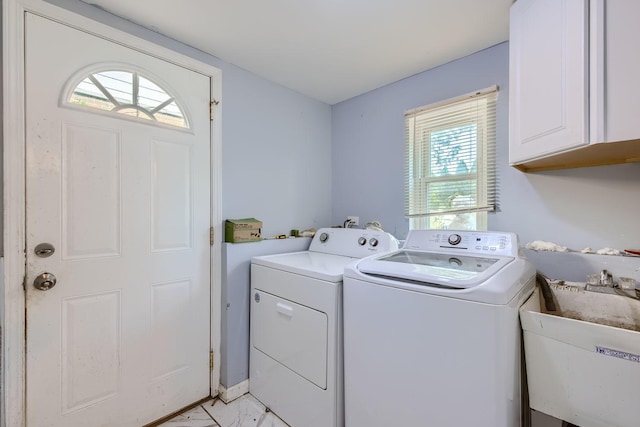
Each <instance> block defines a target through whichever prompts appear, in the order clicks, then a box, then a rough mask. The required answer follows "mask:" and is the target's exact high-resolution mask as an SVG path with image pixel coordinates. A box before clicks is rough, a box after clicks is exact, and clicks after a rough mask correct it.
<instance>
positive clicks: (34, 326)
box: [25, 14, 211, 427]
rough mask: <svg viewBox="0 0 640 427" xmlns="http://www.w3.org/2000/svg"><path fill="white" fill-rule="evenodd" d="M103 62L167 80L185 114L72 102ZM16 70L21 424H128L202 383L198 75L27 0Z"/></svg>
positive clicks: (205, 287)
mask: <svg viewBox="0 0 640 427" xmlns="http://www.w3.org/2000/svg"><path fill="white" fill-rule="evenodd" d="M100 67H103V68H104V69H123V70H126V71H132V70H135V71H136V72H138V73H140V75H143V74H144V75H145V77H147V78H150V80H153V81H154V82H155V83H157V84H159V85H161V86H162V87H163V88H165V89H167V88H168V89H170V91H169V92H170V93H171V95H173V96H176V98H177V99H178V101H179V104H180V106H181V107H182V108H183V111H186V112H188V113H189V117H188V123H189V126H190V127H189V129H181V128H177V127H172V126H169V125H162V124H157V123H155V122H154V121H153V120H151V119H149V118H147V119H145V120H142V119H138V118H136V117H125V116H123V115H122V114H120V113H117V112H114V113H108V112H107V113H105V112H104V111H96V112H94V111H92V110H91V109H89V108H87V106H85V105H80V106H74V105H68V104H67V103H66V102H65V101H66V100H65V94H66V93H68V91H67V88H68V87H69V85H70V84H73V83H74V82H73V81H72V80H73V79H74V78H75V77H74V76H77V75H78V72H79V70H85V69H87V70H88V69H90V70H94V71H95V70H97V69H100ZM151 70H152V71H151ZM25 73H26V93H27V96H26V116H27V128H26V140H27V146H26V150H27V153H26V157H27V163H26V166H27V176H26V181H27V188H26V200H27V206H26V212H27V224H26V228H27V247H26V250H27V286H26V298H27V349H26V355H27V360H26V363H27V425H29V426H44V425H47V426H59V427H63V426H64V427H75V426H82V427H90V426H119V427H120V426H122V427H127V426H131V427H133V426H136V427H138V426H141V425H144V424H146V423H148V422H151V421H153V420H156V419H158V418H161V417H163V416H165V415H167V414H169V413H171V412H173V411H176V410H179V409H181V408H183V407H185V406H187V405H189V404H190V403H192V402H194V401H197V400H199V399H201V398H203V397H206V396H208V395H209V349H210V342H209V341H210V338H209V337H210V329H209V325H210V303H209V301H210V285H209V283H210V264H209V260H210V247H209V225H210V193H211V190H210V188H211V187H210V176H211V175H210V160H209V159H210V120H209V94H210V80H209V78H208V77H206V76H204V75H201V74H198V73H196V72H193V71H190V70H187V69H184V68H181V67H179V66H176V65H173V64H171V63H168V62H164V61H161V60H159V59H157V58H153V57H150V56H148V55H145V54H142V53H140V52H137V51H135V50H132V49H129V48H126V47H123V46H121V45H118V44H115V43H112V42H109V41H107V40H104V39H101V38H99V37H96V36H93V35H90V34H87V33H84V32H81V31H79V30H76V29H73V28H70V27H67V26H65V25H62V24H59V23H56V22H53V21H50V20H48V19H45V18H42V17H39V16H35V15H31V14H27V15H26V64H25ZM88 74H89V72H88V71H87V75H88ZM140 81H143V80H142V79H141V80H140ZM142 89H145V90H146V89H148V88H142V87H140V88H136V84H135V83H134V84H133V89H132V93H134V94H135V93H139V94H142V93H143V90H142ZM145 93H146V92H145ZM125 95H126V94H125ZM131 96H135V95H131ZM125 97H126V96H125ZM127 111H129V112H131V111H132V109H131V108H129V109H128V110H127ZM134 115H135V114H134ZM147 117H148V116H147ZM42 242H47V243H51V244H52V245H53V246H54V247H55V248H56V251H55V252H54V253H53V255H51V256H49V257H46V258H45V257H38V256H36V255H35V254H34V248H35V246H36V245H38V244H39V243H42ZM43 272H49V273H52V274H54V275H55V276H56V277H57V284H56V285H55V287H53V288H51V289H50V290H48V291H41V290H37V289H35V288H34V287H33V286H32V282H33V279H34V278H35V277H36V276H37V275H39V274H41V273H43Z"/></svg>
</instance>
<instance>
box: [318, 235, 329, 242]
mask: <svg viewBox="0 0 640 427" xmlns="http://www.w3.org/2000/svg"><path fill="white" fill-rule="evenodd" d="M327 240H329V234H327V233H322V234H321V235H320V241H321V242H322V243H324V242H326V241H327Z"/></svg>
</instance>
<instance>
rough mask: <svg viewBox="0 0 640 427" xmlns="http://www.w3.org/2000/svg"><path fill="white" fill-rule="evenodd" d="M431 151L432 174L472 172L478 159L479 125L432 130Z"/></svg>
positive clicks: (464, 173) (430, 167) (463, 173)
mask: <svg viewBox="0 0 640 427" xmlns="http://www.w3.org/2000/svg"><path fill="white" fill-rule="evenodd" d="M430 152H431V159H430V165H429V169H430V174H429V175H430V176H432V177H434V176H447V175H466V174H469V173H472V172H473V171H474V170H475V168H476V159H477V125H476V124H472V125H467V126H458V127H455V128H449V129H443V130H439V131H434V132H431V135H430Z"/></svg>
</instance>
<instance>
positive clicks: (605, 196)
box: [514, 163, 640, 250]
mask: <svg viewBox="0 0 640 427" xmlns="http://www.w3.org/2000/svg"><path fill="white" fill-rule="evenodd" d="M525 179H526V181H527V182H528V183H529V184H530V186H531V188H530V190H531V191H532V193H531V194H529V196H530V197H531V199H532V200H529V201H526V200H521V202H523V203H522V206H520V207H514V209H520V210H521V217H523V218H526V219H527V229H528V230H529V231H525V230H523V231H522V232H521V234H523V236H521V238H522V240H523V241H522V243H526V241H528V240H535V239H541V240H551V241H554V240H556V239H557V240H558V241H557V243H559V244H562V245H565V246H570V248H571V249H576V250H580V249H582V248H584V247H587V246H590V247H592V248H593V249H600V248H602V247H607V246H612V245H614V244H617V245H623V246H624V248H630V247H636V246H640V232H639V230H640V228H639V227H638V223H637V218H638V212H640V185H638V184H639V182H638V181H639V180H640V163H635V164H627V165H614V166H600V167H591V168H579V169H569V170H561V171H550V172H538V173H529V174H525ZM523 182H524V181H523ZM534 231H535V232H536V233H537V235H536V236H532V235H530V234H529V235H527V234H528V233H531V232H534ZM563 236H572V239H571V241H570V242H563V241H562V238H563ZM612 242H615V243H612ZM634 245H635V246H634ZM572 246H575V247H572ZM624 248H622V247H620V248H618V249H624Z"/></svg>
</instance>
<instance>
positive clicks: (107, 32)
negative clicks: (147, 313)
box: [0, 0, 222, 427]
mask: <svg viewBox="0 0 640 427" xmlns="http://www.w3.org/2000/svg"><path fill="white" fill-rule="evenodd" d="M27 11H29V12H33V13H35V14H39V15H42V16H45V17H47V18H50V19H54V20H56V21H59V22H62V23H64V24H66V25H70V26H73V27H76V28H78V29H80V30H82V31H85V32H88V33H92V34H95V35H97V36H100V37H103V38H105V39H108V40H111V41H113V42H115V43H119V44H121V45H124V46H127V47H129V48H132V49H135V50H138V51H140V52H143V53H146V54H149V55H152V56H155V57H157V58H160V59H163V60H165V61H168V62H172V63H174V64H177V65H180V66H182V67H185V68H188V69H191V70H193V71H197V72H199V73H202V74H204V75H207V76H210V78H211V99H214V100H216V101H222V72H221V70H220V69H218V68H216V67H213V66H212V65H209V64H206V63H203V62H200V61H198V60H195V59H194V58H191V57H188V56H186V55H183V54H180V53H177V52H175V51H172V50H170V49H167V48H164V47H162V46H159V45H156V44H154V43H151V42H149V41H147V40H144V39H141V38H139V37H136V36H133V35H131V34H128V33H125V32H123V31H120V30H117V29H114V28H112V27H109V26H107V25H104V24H101V23H98V22H96V21H93V20H91V19H88V18H85V17H83V16H80V15H77V14H75V13H72V12H69V11H67V10H64V9H61V8H59V7H57V6H54V5H51V4H48V3H45V2H43V1H41V0H2V43H3V57H2V73H3V100H2V102H3V104H2V114H3V190H4V209H3V223H4V235H3V242H4V272H3V276H2V282H1V284H0V316H1V317H0V326H1V327H2V367H1V369H2V384H0V389H1V391H0V399H1V401H0V408H1V409H0V427H9V426H10V427H23V426H25V405H26V402H25V375H26V372H25V297H24V288H23V281H24V276H25V254H24V248H25V237H26V236H25V220H26V216H25V135H24V129H25V121H26V119H25V110H24V99H25V93H24V82H25V76H24V71H25V70H24V19H23V16H24V13H25V12H27ZM214 109H215V120H214V121H213V122H212V124H211V137H212V142H211V157H212V158H211V167H212V170H211V180H212V182H211V224H212V225H213V226H214V227H215V229H216V231H217V232H216V233H215V243H214V246H213V248H212V251H211V266H212V268H211V270H212V277H211V307H212V311H211V343H212V346H213V350H214V359H215V361H216V363H215V364H214V369H213V371H212V372H211V385H212V390H211V393H212V395H214V394H217V392H218V391H217V386H218V384H219V380H220V363H219V362H218V361H219V360H220V333H221V313H220V308H221V283H222V278H221V274H220V272H221V236H222V232H221V230H222V208H221V194H222V193H221V178H222V173H221V168H222V161H221V154H222V142H221V137H222V128H221V102H220V103H218V104H217V105H216V106H215V107H214Z"/></svg>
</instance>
